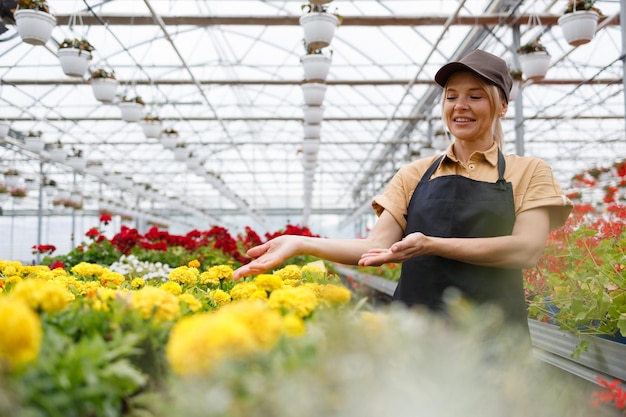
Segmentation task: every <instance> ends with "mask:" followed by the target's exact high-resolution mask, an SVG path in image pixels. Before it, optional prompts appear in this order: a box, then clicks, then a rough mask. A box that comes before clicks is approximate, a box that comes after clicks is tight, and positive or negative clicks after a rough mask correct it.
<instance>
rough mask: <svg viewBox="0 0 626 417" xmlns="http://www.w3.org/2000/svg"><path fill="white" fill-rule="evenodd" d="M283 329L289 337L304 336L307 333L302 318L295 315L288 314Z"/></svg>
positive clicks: (284, 318)
mask: <svg viewBox="0 0 626 417" xmlns="http://www.w3.org/2000/svg"><path fill="white" fill-rule="evenodd" d="M283 327H284V328H285V333H286V334H287V335H288V336H292V337H295V336H302V335H303V334H304V333H305V332H306V324H305V323H304V320H303V319H302V318H301V317H298V316H296V315H295V314H287V315H286V316H285V317H283Z"/></svg>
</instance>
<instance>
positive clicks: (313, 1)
mask: <svg viewBox="0 0 626 417" xmlns="http://www.w3.org/2000/svg"><path fill="white" fill-rule="evenodd" d="M331 1H333V0H309V3H311V4H328V3H330V2H331Z"/></svg>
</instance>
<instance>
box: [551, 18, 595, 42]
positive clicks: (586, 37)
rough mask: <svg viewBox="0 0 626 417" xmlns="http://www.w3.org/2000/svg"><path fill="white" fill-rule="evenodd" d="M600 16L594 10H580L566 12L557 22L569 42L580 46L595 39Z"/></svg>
mask: <svg viewBox="0 0 626 417" xmlns="http://www.w3.org/2000/svg"><path fill="white" fill-rule="evenodd" d="M599 17H600V15H599V14H598V13H596V12H594V11H590V10H580V11H574V12H572V13H566V14H564V15H563V16H561V17H559V20H558V21H557V22H558V24H559V27H560V28H561V30H562V31H563V36H564V37H565V40H566V41H567V43H569V44H570V45H572V46H579V45H584V44H586V43H589V42H590V41H591V40H592V39H593V37H594V36H595V34H596V28H597V27H598V19H599Z"/></svg>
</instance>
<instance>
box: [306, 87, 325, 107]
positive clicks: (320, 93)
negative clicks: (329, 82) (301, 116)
mask: <svg viewBox="0 0 626 417" xmlns="http://www.w3.org/2000/svg"><path fill="white" fill-rule="evenodd" d="M302 93H303V94H304V103H305V104H306V105H307V106H321V105H322V103H323V102H324V96H325V95H326V84H322V83H304V84H302Z"/></svg>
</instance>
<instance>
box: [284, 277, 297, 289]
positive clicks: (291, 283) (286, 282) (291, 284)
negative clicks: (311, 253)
mask: <svg viewBox="0 0 626 417" xmlns="http://www.w3.org/2000/svg"><path fill="white" fill-rule="evenodd" d="M283 285H285V286H286V287H297V286H298V285H300V280H299V279H289V278H288V279H284V280H283Z"/></svg>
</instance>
